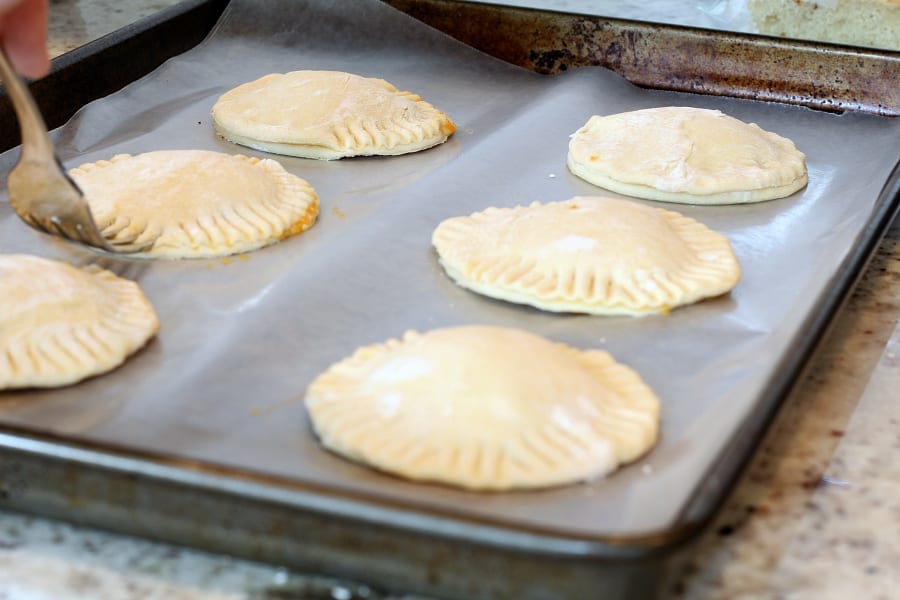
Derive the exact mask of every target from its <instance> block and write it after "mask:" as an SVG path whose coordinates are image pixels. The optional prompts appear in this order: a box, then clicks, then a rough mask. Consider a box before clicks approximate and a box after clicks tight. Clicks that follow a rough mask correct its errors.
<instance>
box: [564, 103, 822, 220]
mask: <svg viewBox="0 0 900 600" xmlns="http://www.w3.org/2000/svg"><path fill="white" fill-rule="evenodd" d="M567 163H568V166H569V170H570V171H572V173H574V174H575V175H577V176H579V177H581V178H582V179H584V180H586V181H589V182H591V183H593V184H594V185H598V186H600V187H603V188H606V189H608V190H612V191H614V192H618V193H620V194H625V195H627V196H636V197H638V198H648V199H650V200H662V201H665V202H681V203H684V204H738V203H746V202H761V201H763V200H772V199H774V198H783V197H784V196H789V195H791V194H793V193H794V192H796V191H797V190H799V189H800V188H802V187H803V186H805V185H806V181H807V176H806V157H805V156H804V154H803V153H802V152H800V151H799V150H797V148H796V146H794V143H793V142H792V141H790V140H788V139H786V138H783V137H781V136H779V135H776V134H774V133H770V132H768V131H764V130H762V129H760V128H759V126H757V125H756V124H754V123H750V124H748V123H744V122H742V121H739V120H737V119H735V118H733V117H729V116H727V115H724V114H722V113H721V112H719V111H717V110H706V109H701V108H687V107H666V108H651V109H646V110H637V111H634V112H626V113H620V114H616V115H610V116H606V117H601V116H593V117H591V118H590V120H589V121H588V122H587V124H586V125H585V126H584V127H582V128H581V129H579V130H578V131H576V132H575V133H574V134H572V139H571V141H570V142H569V155H568V160H567Z"/></svg>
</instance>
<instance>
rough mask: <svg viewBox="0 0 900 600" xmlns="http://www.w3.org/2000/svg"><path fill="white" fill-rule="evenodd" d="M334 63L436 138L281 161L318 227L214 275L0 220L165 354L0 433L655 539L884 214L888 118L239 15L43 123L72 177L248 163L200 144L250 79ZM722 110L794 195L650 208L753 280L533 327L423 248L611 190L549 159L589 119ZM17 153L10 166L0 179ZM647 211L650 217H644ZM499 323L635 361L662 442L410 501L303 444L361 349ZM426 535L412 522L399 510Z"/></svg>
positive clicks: (23, 407) (201, 266) (12, 409)
mask: <svg viewBox="0 0 900 600" xmlns="http://www.w3.org/2000/svg"><path fill="white" fill-rule="evenodd" d="M295 69H340V70H347V71H352V72H356V73H359V74H361V75H367V76H377V77H383V78H385V79H387V80H389V81H391V82H392V83H394V84H395V85H397V86H398V87H400V88H401V89H410V90H413V91H415V92H417V93H419V94H421V95H422V96H423V97H424V98H426V99H428V100H429V101H431V102H432V103H434V104H435V105H436V106H438V107H439V108H441V109H442V110H444V111H446V112H447V113H448V114H450V115H451V117H452V118H453V119H454V120H455V122H456V123H457V125H458V126H459V130H458V132H457V133H456V135H454V137H453V138H451V139H450V141H449V142H448V143H446V144H443V145H441V146H439V147H436V148H433V149H431V150H428V151H425V152H421V153H416V154H412V155H406V156H401V157H390V158H362V159H350V160H342V161H337V162H318V161H309V160H303V159H292V158H288V157H277V158H278V160H279V161H280V162H282V164H284V165H285V167H286V168H287V169H288V170H289V171H291V172H293V173H295V174H297V175H299V176H301V177H304V178H305V179H307V180H309V181H310V182H311V183H312V184H313V185H314V186H315V188H316V189H317V191H318V192H319V195H320V197H321V200H322V212H321V215H320V219H319V222H318V224H317V225H316V226H315V227H314V228H312V229H311V230H310V231H308V232H306V233H304V234H302V235H301V236H297V237H294V238H291V239H288V240H285V241H283V242H282V243H280V244H278V245H276V246H274V247H271V248H267V249H263V250H260V251H256V252H253V253H250V254H247V255H245V256H241V257H232V258H230V259H225V260H199V261H185V262H149V261H137V260H127V259H114V258H106V257H98V255H96V254H93V253H91V252H89V251H85V250H81V249H78V248H75V247H73V246H71V245H69V244H67V243H64V242H59V241H56V240H52V239H48V238H47V237H45V236H42V235H40V234H38V233H36V232H33V231H31V230H30V229H28V228H27V227H26V226H25V225H24V224H22V223H21V222H20V221H19V220H18V219H17V217H15V216H14V215H13V214H12V211H11V210H10V208H9V207H8V205H7V204H5V203H3V204H0V251H2V252H28V253H32V254H37V255H41V256H48V257H53V258H62V259H66V260H71V261H74V262H79V263H84V262H99V263H101V264H103V265H104V266H107V267H108V268H111V269H113V270H114V271H116V272H118V273H120V274H122V275H124V276H126V277H130V278H133V279H135V280H137V281H139V282H140V284H141V286H142V288H143V289H144V290H145V292H146V294H147V295H148V297H149V298H150V300H151V301H152V302H153V304H154V306H155V307H156V309H157V312H158V314H159V317H160V320H161V323H162V331H161V332H160V335H159V336H158V338H157V340H155V341H154V342H152V343H151V344H150V345H149V346H148V347H147V348H146V349H145V350H144V351H142V352H141V353H140V354H139V355H137V356H135V357H134V358H133V359H131V360H130V361H129V362H128V363H127V364H126V365H125V366H124V367H122V368H121V369H119V370H117V371H116V372H114V373H111V374H109V375H106V376H104V377H100V378H97V379H94V380H91V381H87V382H84V383H82V384H79V385H77V386H75V387H71V388H68V389H64V390H57V391H48V392H43V391H30V392H6V393H2V394H0V422H2V423H6V424H9V425H11V426H15V427H19V428H25V429H26V430H29V431H34V432H51V433H55V434H58V435H62V436H64V438H66V439H70V440H76V441H78V440H83V441H87V442H90V443H92V444H100V445H108V446H110V447H112V448H127V449H134V450H139V451H141V452H146V453H150V454H155V455H159V456H161V457H174V458H178V459H187V460H189V461H198V462H199V463H206V464H214V465H220V466H223V467H227V468H231V469H233V470H234V471H233V473H234V475H235V476H240V475H241V474H242V473H259V474H265V475H273V476H276V477H279V478H283V480H284V481H285V482H286V485H287V486H288V487H290V486H296V487H297V488H300V489H305V490H314V491H315V492H316V493H319V494H322V495H324V496H329V495H334V496H343V495H347V496H352V497H354V498H357V499H362V500H364V501H366V502H371V503H376V504H379V505H385V506H396V507H400V508H401V509H402V510H404V511H405V512H404V514H409V515H414V514H417V513H418V514H420V515H421V514H424V515H429V514H442V515H445V516H446V515H455V516H457V517H458V518H459V519H460V520H462V521H469V520H474V521H481V522H487V523H492V524H498V525H503V526H507V527H509V528H511V529H525V530H540V531H543V532H549V533H552V534H555V535H558V536H563V537H569V538H576V539H587V540H604V539H609V538H612V537H616V538H619V537H623V536H624V537H631V536H635V537H639V536H644V535H652V534H656V533H660V532H665V531H668V530H670V529H671V528H673V527H675V526H676V525H678V524H679V522H680V519H681V518H682V515H683V511H685V510H686V508H687V507H688V505H689V502H690V500H691V498H692V496H693V495H694V494H695V493H696V491H697V489H698V487H699V486H700V485H701V484H702V483H703V481H704V478H705V476H706V474H707V473H708V472H709V470H710V468H711V467H712V465H713V464H714V463H715V461H717V460H718V459H720V458H722V452H723V450H724V449H726V448H729V446H730V443H731V442H732V441H733V440H734V437H735V436H736V435H737V434H738V432H739V431H740V430H741V428H742V426H743V425H744V424H745V423H746V422H747V421H748V419H752V418H753V416H754V413H755V412H756V411H759V410H762V409H763V408H764V407H766V406H767V405H768V403H770V402H771V401H772V398H771V397H770V395H769V394H770V392H771V389H772V388H771V386H772V382H773V381H774V380H776V379H777V378H778V376H779V374H780V373H781V369H782V368H783V366H784V365H785V364H786V363H787V362H789V360H790V358H791V355H792V352H794V349H795V347H796V346H795V343H796V342H797V340H798V339H800V338H802V337H803V336H804V335H807V334H808V333H809V332H807V331H804V329H803V324H804V322H805V321H806V320H807V319H808V318H811V316H813V315H814V314H815V313H816V311H818V310H819V309H820V307H821V305H822V302H823V299H824V298H825V297H826V296H827V295H828V293H829V291H830V288H831V286H832V285H833V283H834V282H835V281H836V279H837V278H838V277H839V276H840V275H841V273H842V262H843V261H845V260H846V258H847V257H848V255H849V253H850V252H851V251H852V249H853V248H854V246H855V245H856V244H858V243H859V242H860V240H861V239H862V238H863V237H865V236H866V235H870V233H867V227H868V226H869V225H870V224H871V220H872V219H873V217H874V215H876V213H878V211H879V209H880V208H882V207H883V205H884V203H885V202H888V201H889V200H890V199H888V198H882V199H881V200H879V191H880V190H881V188H882V186H883V185H884V183H885V181H886V180H887V178H888V175H889V173H890V170H891V168H892V167H893V165H894V164H895V162H896V161H897V158H898V157H900V135H898V134H900V121H892V120H889V119H884V118H878V117H872V116H865V115H843V116H839V115H833V114H825V113H817V112H813V111H810V110H807V109H802V108H796V107H788V106H782V105H774V104H763V103H754V102H749V101H739V100H729V99H723V98H711V97H702V96H693V95H684V94H675V93H666V92H657V91H649V90H643V89H638V88H636V87H634V86H631V85H630V84H628V83H627V82H625V81H624V80H622V79H620V78H618V77H617V76H616V75H614V74H612V73H610V72H607V71H603V70H599V69H580V70H577V71H573V72H569V73H565V74H563V75H560V76H553V77H548V76H539V75H535V74H533V73H530V72H526V71H523V70H521V69H518V68H516V67H512V66H510V65H507V64H505V63H501V62H499V61H496V60H494V59H492V58H490V57H488V56H485V55H483V54H480V53H478V52H477V51H474V50H472V49H470V48H467V47H465V46H462V45H460V44H459V43H458V42H455V41H453V40H451V39H449V38H447V37H446V36H444V35H442V34H440V33H438V32H435V31H433V30H431V29H429V28H427V27H425V26H423V25H421V24H420V23H418V22H416V21H414V20H412V19H410V18H408V17H407V16H405V15H403V14H401V13H398V12H396V11H394V10H392V9H391V8H389V7H387V6H386V5H383V4H381V3H380V2H377V1H375V0H371V1H357V2H354V3H332V2H327V1H325V0H319V1H311V2H306V3H302V4H300V3H296V2H293V1H291V0H283V1H274V0H270V1H269V2H266V3H258V2H253V1H250V0H246V1H245V0H235V1H233V2H232V3H231V4H230V6H229V8H228V9H227V11H226V14H225V16H224V17H223V21H222V22H221V23H220V25H219V26H218V27H217V29H216V30H215V31H214V33H213V35H212V37H211V38H210V39H209V40H208V41H207V42H206V43H204V44H203V45H201V46H200V47H198V48H196V49H195V50H193V51H191V52H189V53H187V54H185V55H183V56H181V57H178V58H176V59H174V60H172V61H170V62H169V63H167V64H166V65H164V66H163V67H162V68H160V69H159V70H157V71H156V72H155V73H153V74H151V75H150V76H148V77H146V78H144V79H142V80H140V81H138V82H136V83H134V84H133V85H130V86H128V87H127V88H125V89H124V90H122V91H121V92H119V93H117V94H115V95H113V96H111V97H109V98H106V99H104V100H101V101H98V102H95V103H93V104H91V105H89V106H87V107H86V108H85V109H83V110H82V111H80V112H79V113H78V114H77V115H76V116H75V117H74V118H73V119H72V121H71V122H70V123H69V124H68V125H66V126H65V127H63V128H61V129H60V130H58V131H57V132H56V135H55V139H56V141H57V145H58V149H59V152H60V155H61V157H62V159H63V161H64V163H65V164H66V165H67V166H75V165H77V164H80V163H82V162H88V161H93V160H98V159H102V158H108V157H110V156H112V155H114V154H117V153H121V152H129V153H138V152H143V151H150V150H156V149H164V148H166V149H171V148H206V149H213V150H220V151H223V152H229V153H236V152H240V153H244V154H250V155H260V156H262V154H261V153H256V152H254V151H252V150H249V149H246V148H243V147H238V146H234V145H232V144H230V143H228V142H225V141H223V140H220V139H217V138H216V136H215V135H214V134H213V131H212V127H211V123H210V118H209V110H210V108H211V106H212V104H213V103H214V102H215V100H216V98H217V97H218V96H219V95H220V94H221V93H223V92H224V91H226V90H228V89H230V88H231V87H233V86H235V85H238V84H240V83H243V82H245V81H248V80H251V79H255V78H257V77H259V76H261V75H264V74H267V73H270V72H278V71H282V72H283V71H289V70H295ZM664 105H689V106H698V107H704V108H719V109H721V110H723V111H725V112H727V113H729V114H731V115H733V116H735V117H737V118H740V119H743V120H746V121H752V122H756V123H758V124H759V125H760V126H762V127H763V128H764V129H768V130H771V131H775V132H777V133H779V134H781V135H784V136H787V137H789V138H791V139H793V140H795V142H796V143H797V145H798V146H799V147H800V149H801V150H803V151H804V152H805V153H806V154H807V160H808V165H809V172H810V184H809V186H808V187H807V188H806V189H805V190H803V191H801V192H799V193H798V194H795V195H794V196H792V197H790V198H787V199H783V200H776V201H772V202H767V203H762V204H756V205H750V206H725V207H689V206H681V205H663V204H658V205H659V206H666V207H667V208H670V209H675V210H678V211H680V212H682V213H684V214H687V215H689V216H691V217H694V218H697V219H699V220H700V221H702V222H704V223H706V224H707V225H709V226H710V227H712V228H713V229H716V230H718V231H720V232H722V233H724V234H726V235H727V236H728V237H729V238H730V239H731V241H732V244H733V246H734V249H735V252H736V253H737V255H738V257H739V259H740V261H741V263H742V266H743V269H744V276H743V278H742V280H741V282H740V284H739V285H738V287H737V288H736V289H735V291H734V292H733V293H732V294H730V295H729V296H726V297H723V298H718V299H715V300H711V301H707V302H703V303H701V304H698V305H695V306H691V307H686V308H681V309H677V310H675V311H673V313H672V314H671V315H668V316H653V317H645V318H641V319H632V318H624V317H623V318H600V317H590V316H580V315H555V314H543V313H540V312H539V311H536V310H533V309H529V308H524V307H519V306H515V305H509V304H504V303H501V302H497V301H492V300H489V299H486V298H483V297H480V296H477V295H474V294H472V293H470V292H467V291H465V290H463V289H460V288H458V287H456V286H455V285H454V284H453V283H452V282H451V281H450V280H449V279H448V278H447V277H446V276H445V275H444V274H443V272H442V271H441V269H440V267H439V266H438V264H437V260H436V257H435V255H434V252H433V251H432V249H431V248H430V244H429V239H430V234H431V231H432V229H433V228H434V227H435V226H436V225H437V224H438V223H439V222H440V221H441V220H443V219H444V218H447V217H451V216H457V215H461V214H468V213H470V212H473V211H476V210H481V209H483V208H485V207H487V206H491V205H494V206H513V205H515V204H521V203H528V202H532V201H534V200H540V201H555V200H564V199H566V198H569V197H571V196H573V195H579V194H580V195H586V194H594V193H603V192H602V190H600V189H598V188H595V187H593V186H591V185H590V184H588V183H586V182H584V181H581V180H580V179H577V178H575V177H574V176H572V175H570V174H569V173H568V172H567V171H566V168H565V156H566V147H567V143H568V136H569V135H570V134H571V133H572V132H574V131H575V130H576V129H578V128H579V127H580V126H581V125H583V124H584V122H585V121H587V119H588V118H589V117H590V116H591V115H592V114H608V113H614V112H619V111H625V110H635V109H640V108H647V107H652V106H664ZM15 155H16V153H15V152H10V153H6V154H5V155H3V156H2V158H0V161H2V162H0V170H2V171H3V172H6V171H8V169H9V168H10V167H11V165H12V164H13V162H14V160H15ZM648 204H654V203H649V202H648ZM467 323H491V324H496V325H505V326H515V327H521V328H525V329H528V330H530V331H533V332H536V333H539V334H541V335H544V336H547V337H549V338H551V339H554V340H558V341H563V342H567V343H570V344H573V345H576V346H579V347H600V348H605V349H607V350H609V351H610V352H611V353H612V354H613V355H614V356H615V357H616V358H617V359H619V360H620V361H622V362H625V363H626V364H629V365H631V366H632V367H634V368H635V369H637V370H638V371H639V372H640V373H641V374H642V376H643V377H644V379H645V380H646V381H647V382H648V383H649V384H650V385H651V386H652V387H653V388H654V389H655V390H656V392H657V394H658V395H659V396H660V398H661V400H662V430H661V439H660V441H659V444H658V445H657V447H656V448H655V449H654V450H653V451H652V452H651V453H650V454H649V455H647V456H646V457H645V458H644V459H642V460H640V461H638V462H637V463H636V464H634V465H632V466H629V467H627V468H625V469H623V470H622V471H620V472H619V473H617V474H615V475H614V476H612V477H611V478H609V479H608V480H605V481H595V482H591V483H587V484H583V485H576V486H570V487H566V488H561V489H556V490H549V491H542V492H528V493H503V494H474V493H469V492H463V491H458V490H453V489H449V488H444V487H441V486H435V485H424V484H415V483H410V482H405V481H401V480H398V479H395V478H392V477H390V476H387V475H382V474H379V473H376V472H373V471H370V470H367V469H365V468H363V467H359V466H356V465H354V464H352V463H349V462H346V461H343V460H342V459H340V458H337V457H335V456H332V455H330V454H328V453H326V452H324V451H323V450H321V449H320V448H319V447H318V445H317V444H316V441H315V439H314V438H313V436H312V434H311V430H310V426H309V424H308V422H307V420H306V416H305V413H304V411H303V408H302V392H303V390H304V389H305V387H306V386H307V385H308V384H309V382H310V381H311V380H312V379H313V378H314V377H315V376H316V375H317V374H318V373H319V372H321V371H322V370H323V369H324V368H326V367H327V366H328V365H329V364H330V363H332V362H334V361H335V360H338V359H340V358H343V357H345V356H347V355H348V354H349V353H351V352H352V351H353V350H354V349H355V348H356V347H358V346H360V345H363V344H369V343H373V342H379V341H383V340H384V339H386V338H388V337H395V336H399V335H401V334H402V333H403V331H405V330H407V329H420V330H425V329H430V328H434V327H441V326H448V325H457V324H467ZM407 525H408V526H410V527H421V528H423V529H426V530H427V529H428V519H427V518H426V519H418V520H416V519H413V518H410V519H409V522H408V523H407Z"/></svg>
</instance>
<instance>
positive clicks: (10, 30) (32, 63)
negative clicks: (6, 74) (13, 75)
mask: <svg viewBox="0 0 900 600" xmlns="http://www.w3.org/2000/svg"><path fill="white" fill-rule="evenodd" d="M0 45H2V46H3V50H4V51H5V52H6V55H7V56H8V57H9V60H10V62H11V63H12V66H13V68H14V69H16V70H17V71H18V72H19V73H21V74H22V75H24V76H25V77H28V78H31V79H37V78H38V77H43V76H44V75H46V74H47V71H48V70H49V69H50V58H49V56H48V55H47V0H0Z"/></svg>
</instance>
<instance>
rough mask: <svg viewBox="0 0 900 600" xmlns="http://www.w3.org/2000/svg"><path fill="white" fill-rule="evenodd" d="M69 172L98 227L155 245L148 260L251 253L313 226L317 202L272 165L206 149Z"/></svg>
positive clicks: (122, 158) (121, 238) (116, 160)
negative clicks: (83, 195) (83, 196)
mask: <svg viewBox="0 0 900 600" xmlns="http://www.w3.org/2000/svg"><path fill="white" fill-rule="evenodd" d="M69 174H70V175H71V176H72V179H74V180H75V182H76V183H78V185H79V186H80V187H81V189H82V190H83V191H84V194H85V199H86V200H87V202H88V204H89V205H90V207H91V212H92V213H93V215H94V220H95V221H96V222H97V227H98V228H100V231H101V232H102V233H103V235H104V237H106V238H107V239H111V240H114V241H116V242H122V243H125V242H130V241H137V242H139V243H144V242H152V243H153V245H152V247H151V248H150V249H149V250H148V251H146V252H145V253H144V254H145V255H146V256H148V257H153V258H168V259H177V258H208V257H214V256H226V255H229V254H236V253H239V252H248V251H250V250H256V249H257V248H261V247H263V246H267V245H269V244H272V243H274V242H277V241H279V240H281V239H283V238H286V237H289V236H292V235H295V234H297V233H301V232H303V231H306V230H307V229H309V228H310V227H311V226H312V225H313V223H315V220H316V216H317V215H318V212H319V198H318V196H317V195H316V192H315V190H313V188H312V187H311V186H310V185H309V183H307V182H306V181H304V180H303V179H300V178H299V177H296V176H294V175H291V174H290V173H288V172H287V171H285V170H284V168H283V167H282V166H281V165H280V164H279V163H278V162H276V161H274V160H271V159H262V160H261V159H258V158H250V157H247V156H242V155H234V156H231V155H228V154H222V153H220V152H210V151H206V150H161V151H157V152H147V153H145V154H138V155H134V156H132V155H130V154H119V155H117V156H114V157H113V158H112V159H110V160H101V161H99V162H94V163H88V164H84V165H81V166H80V167H77V168H75V169H71V170H70V171H69Z"/></svg>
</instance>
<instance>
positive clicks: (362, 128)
mask: <svg viewBox="0 0 900 600" xmlns="http://www.w3.org/2000/svg"><path fill="white" fill-rule="evenodd" d="M212 116H213V122H214V123H215V128H216V132H217V133H218V134H219V135H220V136H222V137H223V138H225V139H226V140H230V141H232V142H235V143H237V144H241V145H244V146H249V147H251V148H256V149H257V150H262V151H264V152H273V153H275V154H286V155H288V156H299V157H302V158H318V159H324V160H332V159H335V158H344V157H347V156H369V155H374V154H383V155H396V154H406V153H408V152H416V151H418V150H424V149H426V148H431V147H432V146H436V145H438V144H440V143H443V142H444V141H446V140H447V138H448V137H449V136H450V135H451V134H452V133H453V131H454V130H455V126H454V125H453V122H452V121H451V120H450V119H449V118H448V117H447V115H445V114H444V113H442V112H441V111H439V110H438V109H436V108H435V107H433V106H432V105H431V104H429V103H428V102H425V101H424V100H422V99H421V98H420V97H419V96H417V95H416V94H413V93H411V92H401V91H399V90H398V89H397V88H395V87H394V86H393V85H391V84H390V83H388V82H387V81H385V80H383V79H374V78H370V77H360V76H359V75H353V74H351V73H342V72H340V71H292V72H290V73H284V74H282V73H273V74H271V75H266V76H265V77H262V78H260V79H257V80H256V81H251V82H250V83H245V84H243V85H240V86H238V87H236V88H234V89H232V90H231V91H229V92H226V93H225V94H223V95H222V96H221V97H220V98H219V100H218V101H217V102H216V104H215V105H214V106H213V109H212Z"/></svg>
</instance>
